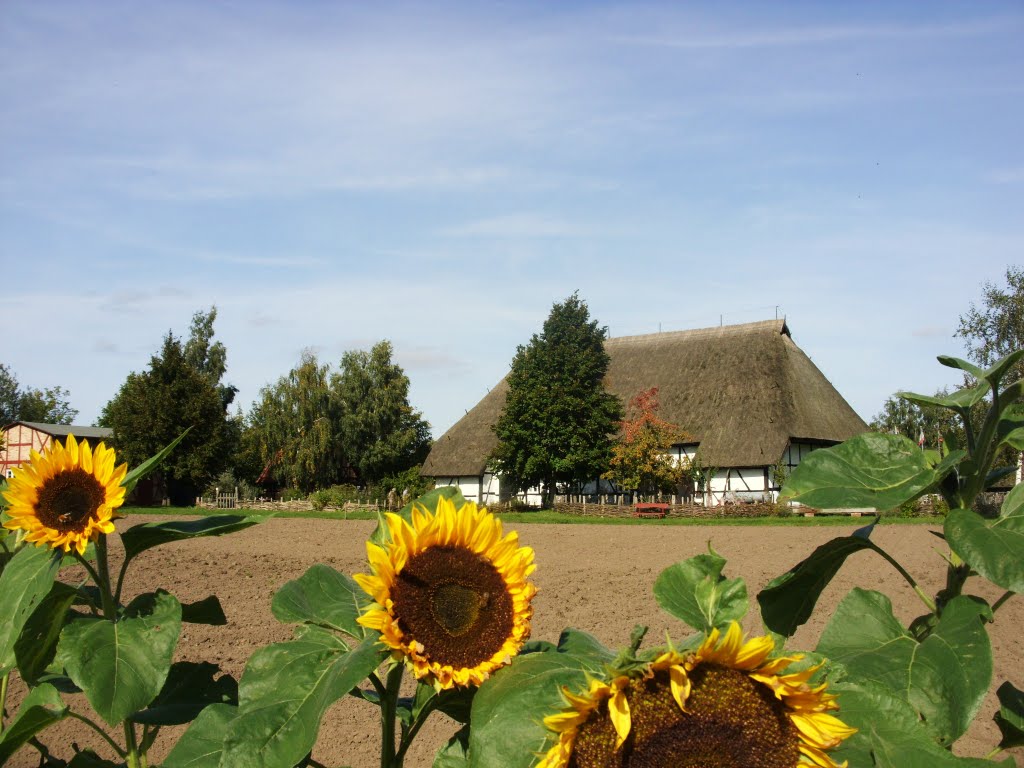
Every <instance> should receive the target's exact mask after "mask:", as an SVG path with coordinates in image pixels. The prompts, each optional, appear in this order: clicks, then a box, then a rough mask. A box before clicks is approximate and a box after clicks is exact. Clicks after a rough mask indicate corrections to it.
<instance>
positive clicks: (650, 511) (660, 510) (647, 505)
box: [633, 501, 668, 519]
mask: <svg viewBox="0 0 1024 768" xmlns="http://www.w3.org/2000/svg"><path fill="white" fill-rule="evenodd" d="M667 514H668V504H666V503H664V502H654V501H651V502H638V503H636V504H634V505H633V517H656V518H658V519H661V518H663V517H664V516H665V515H667Z"/></svg>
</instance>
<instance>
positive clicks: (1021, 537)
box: [944, 484, 1024, 593]
mask: <svg viewBox="0 0 1024 768" xmlns="http://www.w3.org/2000/svg"><path fill="white" fill-rule="evenodd" d="M944 532H945V534H946V541H947V542H948V543H949V547H950V549H952V550H953V551H954V552H956V553H957V555H959V556H960V557H961V558H962V559H963V560H964V562H966V563H967V564H968V565H970V566H971V568H973V569H974V570H975V571H977V572H978V573H980V574H981V575H982V576H984V577H985V578H986V579H988V580H989V581H991V582H992V583H993V584H998V585H999V586H1000V587H1002V588H1003V589H1009V590H1011V591H1013V592H1018V593H1024V484H1021V485H1017V486H1014V488H1013V490H1011V491H1010V492H1009V493H1008V494H1006V499H1005V500H1004V501H1003V506H1002V507H1001V509H1000V511H999V517H996V518H993V519H986V518H984V517H982V516H981V515H979V514H978V513H977V512H975V511H973V510H970V509H951V510H950V511H949V514H948V515H947V516H946V524H945V526H944Z"/></svg>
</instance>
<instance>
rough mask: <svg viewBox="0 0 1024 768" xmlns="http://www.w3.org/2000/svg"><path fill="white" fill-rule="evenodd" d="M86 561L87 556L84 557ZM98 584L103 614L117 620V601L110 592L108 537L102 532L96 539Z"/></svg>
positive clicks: (83, 559)
mask: <svg viewBox="0 0 1024 768" xmlns="http://www.w3.org/2000/svg"><path fill="white" fill-rule="evenodd" d="M82 561H83V562H84V561H85V558H82ZM96 571H97V572H96V579H97V581H96V586H98V587H99V588H100V595H101V596H102V598H103V616H104V618H106V619H108V620H110V621H117V602H116V601H115V600H114V596H113V594H111V592H110V564H109V561H108V560H107V537H106V534H102V533H101V534H100V535H99V536H98V537H97V539H96Z"/></svg>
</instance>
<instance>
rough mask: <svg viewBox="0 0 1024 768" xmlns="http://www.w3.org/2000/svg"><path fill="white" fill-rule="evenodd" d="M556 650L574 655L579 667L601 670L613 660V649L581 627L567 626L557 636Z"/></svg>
mask: <svg viewBox="0 0 1024 768" xmlns="http://www.w3.org/2000/svg"><path fill="white" fill-rule="evenodd" d="M557 651H558V652H559V653H564V654H568V655H570V656H574V657H575V658H576V659H577V660H578V665H579V666H580V668H581V669H586V670H589V671H591V672H601V671H603V670H604V668H605V666H607V665H608V664H610V663H611V662H613V661H614V660H615V657H616V653H615V651H613V650H611V649H609V648H606V647H605V646H604V645H602V644H601V641H600V640H598V639H597V638H596V637H594V636H593V635H592V634H590V633H589V632H584V631H583V630H582V629H573V628H572V627H567V628H565V629H563V630H562V634H561V635H559V637H558V646H557Z"/></svg>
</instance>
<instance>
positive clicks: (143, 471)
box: [121, 427, 192, 495]
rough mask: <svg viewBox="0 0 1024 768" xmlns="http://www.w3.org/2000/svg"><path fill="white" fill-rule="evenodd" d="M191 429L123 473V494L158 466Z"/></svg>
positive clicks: (129, 491)
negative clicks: (125, 473) (126, 472)
mask: <svg viewBox="0 0 1024 768" xmlns="http://www.w3.org/2000/svg"><path fill="white" fill-rule="evenodd" d="M191 431H192V427H189V428H188V429H186V430H185V431H184V432H182V433H181V434H180V435H178V436H177V437H176V438H175V439H174V440H173V441H172V442H171V443H169V444H168V445H166V446H164V447H163V448H162V449H160V451H159V452H158V453H157V454H156V455H155V456H150V457H149V458H148V459H146V460H145V461H144V462H142V463H141V464H139V466H137V467H135V468H134V469H132V470H129V472H128V474H127V475H125V478H124V480H123V481H121V485H122V487H124V489H125V490H124V492H125V494H126V495H127V494H129V493H131V492H132V490H133V489H134V488H135V486H136V485H137V484H138V482H139V480H141V479H142V478H144V477H145V476H146V475H148V474H149V473H150V472H152V471H153V470H154V469H156V468H157V467H158V466H160V462H162V461H163V460H164V459H166V458H167V456H168V455H170V453H171V451H173V450H174V449H175V448H176V447H177V445H178V443H180V442H181V441H182V440H184V439H185V435H187V434H188V433H189V432H191Z"/></svg>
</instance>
